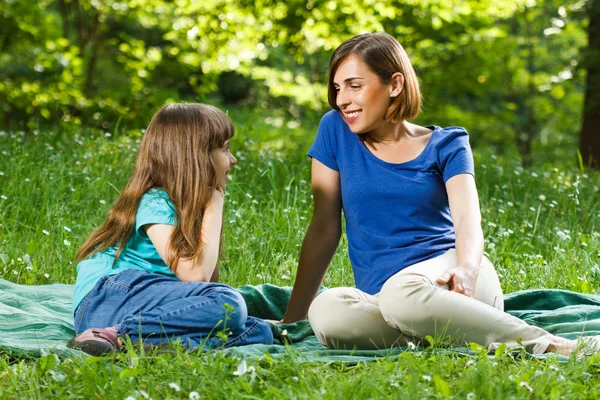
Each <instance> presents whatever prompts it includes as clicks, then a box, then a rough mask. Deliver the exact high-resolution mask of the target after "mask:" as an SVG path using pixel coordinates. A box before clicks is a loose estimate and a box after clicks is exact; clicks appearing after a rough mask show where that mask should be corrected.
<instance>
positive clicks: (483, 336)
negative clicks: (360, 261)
mask: <svg viewBox="0 0 600 400" xmlns="http://www.w3.org/2000/svg"><path fill="white" fill-rule="evenodd" d="M456 264H457V261H456V251H455V250H454V249H453V250H449V251H448V252H446V253H445V254H443V255H442V256H439V257H436V258H434V259H431V260H427V261H424V262H421V263H418V264H415V265H413V266H410V267H408V268H406V269H403V270H402V271H400V272H398V273H397V274H396V275H394V276H393V277H391V278H390V279H389V280H388V281H387V282H386V283H385V285H384V286H383V288H382V289H381V292H380V293H379V307H380V309H381V312H382V314H383V318H384V319H385V320H386V322H387V323H388V324H389V325H390V326H392V327H394V328H396V329H399V330H401V331H403V332H405V333H407V334H412V335H415V336H418V337H425V336H427V335H431V336H432V337H435V336H436V335H440V334H443V335H444V336H446V337H450V338H451V339H453V340H455V341H457V342H460V343H461V344H463V343H468V342H475V343H478V344H481V345H483V346H486V347H488V348H489V349H490V350H491V349H494V348H495V347H497V346H498V345H500V344H501V343H505V344H506V345H508V346H509V347H515V346H518V341H521V343H522V344H523V345H524V346H525V348H526V350H527V351H529V352H531V353H534V354H540V353H544V352H546V351H547V350H550V349H552V348H553V346H561V345H564V344H565V339H561V338H559V337H557V336H554V335H552V334H550V333H548V332H546V331H545V330H543V329H541V328H538V327H535V326H531V325H528V324H527V323H525V322H523V321H522V320H520V319H518V318H516V317H513V316H511V315H509V314H506V313H505V312H503V300H502V299H503V295H502V290H501V288H500V282H499V281H498V276H497V274H496V271H495V270H494V267H493V266H492V264H491V263H490V262H489V260H487V258H485V257H484V259H483V261H482V264H481V269H480V272H479V277H478V279H477V286H476V291H475V295H474V296H473V297H467V296H464V295H462V294H458V293H456V292H451V291H449V290H448V289H449V288H448V285H439V284H438V283H437V282H436V280H437V278H438V277H439V276H440V275H442V273H444V272H445V271H446V270H448V269H450V268H454V267H455V266H456ZM549 347H550V348H549Z"/></svg>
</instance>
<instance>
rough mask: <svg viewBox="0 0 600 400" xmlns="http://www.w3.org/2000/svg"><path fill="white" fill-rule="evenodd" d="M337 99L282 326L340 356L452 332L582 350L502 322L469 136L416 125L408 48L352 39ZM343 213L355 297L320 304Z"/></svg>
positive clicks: (341, 58)
mask: <svg viewBox="0 0 600 400" xmlns="http://www.w3.org/2000/svg"><path fill="white" fill-rule="evenodd" d="M328 91H329V104H330V105H331V107H332V108H333V110H332V111H330V112H328V113H327V114H325V116H324V117H323V119H322V120H321V124H320V126H319V130H318V132H317V137H316V139H315V142H314V144H313V145H312V147H311V148H310V150H309V152H308V154H309V155H310V156H311V157H312V159H313V160H312V188H313V195H314V215H313V218H312V220H311V223H310V225H309V228H308V231H307V233H306V236H305V239H304V243H303V245H302V251H301V253H300V262H299V266H298V273H297V276H296V282H295V284H294V289H293V292H292V297H291V299H290V303H289V305H288V308H287V312H286V314H285V318H284V320H283V322H294V321H297V320H300V319H304V318H306V316H307V314H308V318H309V320H310V323H311V326H312V328H313V330H314V331H315V334H316V335H317V337H318V338H319V341H320V342H321V343H322V344H324V345H327V346H328V347H331V348H349V349H352V348H359V349H372V348H385V347H390V346H398V345H399V346H405V345H407V343H408V342H409V341H415V340H420V339H421V338H424V337H426V336H427V335H431V336H436V334H440V333H444V334H445V335H446V336H450V337H451V338H453V339H454V340H455V341H456V342H457V343H465V342H476V343H479V344H481V345H484V346H488V347H489V348H490V349H493V348H494V347H496V346H497V345H498V344H499V343H506V344H507V345H509V346H517V344H518V343H519V340H521V341H522V344H523V345H525V347H526V348H527V350H529V351H531V352H532V353H545V352H549V351H555V352H558V353H561V354H569V353H570V352H571V351H572V350H574V349H575V348H576V347H577V346H578V342H577V341H572V340H566V339H562V338H560V337H557V336H554V335H552V334H550V333H548V332H546V331H544V330H543V329H540V328H538V327H534V326H530V325H528V324H526V323H525V322H523V321H521V320H520V319H518V318H515V317H512V316H511V315H509V314H506V313H504V312H503V295H502V290H501V287H500V283H499V281H498V276H497V274H496V271H495V270H494V267H493V265H492V264H491V263H490V261H489V260H488V259H487V258H486V257H485V256H483V234H482V230H481V214H480V210H479V200H478V196H477V189H476V187H475V179H474V177H473V174H474V167H473V157H472V155H471V149H470V146H469V139H468V135H467V132H466V131H465V130H464V129H463V128H459V127H449V128H441V127H438V126H418V125H415V124H412V123H410V122H408V121H407V120H408V119H412V118H415V117H416V116H417V115H418V114H419V111H420V108H421V94H420V89H419V83H418V80H417V77H416V75H415V72H414V70H413V67H412V65H411V63H410V60H409V59H408V56H407V55H406V53H405V51H404V49H403V48H402V46H401V45H400V44H399V43H398V42H397V41H396V40H395V39H394V38H393V37H392V36H390V35H388V34H385V33H376V34H364V35H359V36H356V37H353V38H352V39H349V40H347V41H346V42H344V43H343V44H342V45H340V46H339V47H338V48H337V49H336V50H335V52H334V53H333V56H332V58H331V63H330V66H329V82H328ZM342 209H343V211H344V213H343V215H344V218H345V220H346V232H347V236H348V248H349V255H350V262H351V264H352V269H353V272H354V278H355V280H356V288H334V289H329V290H326V291H324V292H323V293H322V294H321V295H319V296H318V297H317V298H316V299H315V300H314V302H313V298H314V297H315V295H316V293H317V290H318V288H319V285H320V284H321V282H322V280H323V276H324V275H325V272H326V271H327V267H328V266H329V263H330V260H331V258H332V256H333V254H334V252H335V250H336V247H337V245H338V242H339V239H340V234H341V217H342ZM311 302H312V304H311ZM309 306H310V309H309ZM590 343H591V344H594V340H590Z"/></svg>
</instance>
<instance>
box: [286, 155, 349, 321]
mask: <svg viewBox="0 0 600 400" xmlns="http://www.w3.org/2000/svg"><path fill="white" fill-rule="evenodd" d="M312 190H313V202H314V211H313V217H312V219H311V221H310V225H309V226H308V230H307V231H306V235H305V236H304V242H303V243H302V250H301V251H300V261H299V263H298V272H297V273H296V281H295V283H294V289H293V290H292V297H291V298H290V302H289V304H288V307H287V311H286V313H285V317H284V318H283V321H282V322H284V323H290V322H295V321H299V320H301V319H305V318H306V316H307V314H308V308H309V306H310V303H311V302H312V301H313V299H314V298H315V296H316V295H317V292H318V290H319V286H320V285H321V283H322V282H323V278H324V277H325V272H326V271H327V268H328V267H329V263H330V262H331V258H332V257H333V254H334V253H335V250H336V248H337V246H338V243H339V241H340V236H341V233H342V227H341V225H342V224H341V220H342V200H341V193H340V174H339V172H337V171H334V170H332V169H330V168H328V167H326V166H325V165H323V164H322V163H320V162H319V161H317V160H316V159H313V161H312Z"/></svg>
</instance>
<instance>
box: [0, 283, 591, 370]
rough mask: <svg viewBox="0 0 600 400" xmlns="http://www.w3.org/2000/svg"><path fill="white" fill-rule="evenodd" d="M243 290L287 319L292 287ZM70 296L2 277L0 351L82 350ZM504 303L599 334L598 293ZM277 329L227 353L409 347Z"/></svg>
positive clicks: (259, 307) (318, 356)
mask: <svg viewBox="0 0 600 400" xmlns="http://www.w3.org/2000/svg"><path fill="white" fill-rule="evenodd" d="M239 290H240V292H241V294H242V295H243V296H244V298H245V299H246V302H247V304H248V310H249V313H250V314H251V315H255V316H258V317H262V318H266V319H275V320H279V319H281V318H282V317H283V314H284V312H285V308H286V305H287V303H288V300H289V297H290V292H291V288H289V287H278V286H274V285H259V286H244V287H242V288H241V289H239ZM72 300H73V286H72V285H61V284H54V285H43V286H28V285H17V284H14V283H11V282H8V281H5V280H1V279H0V351H2V352H5V353H8V354H11V355H12V356H15V357H39V356H40V355H42V354H44V353H48V352H53V353H57V354H59V355H63V356H72V355H76V354H81V353H80V352H79V351H76V350H71V349H68V348H67V347H66V342H67V341H68V340H69V339H71V338H72V337H73V335H74V331H73V317H72V315H71V303H72ZM504 301H505V308H506V311H507V312H509V313H510V314H512V315H514V316H516V317H518V318H521V319H523V320H524V321H526V322H527V323H529V324H532V325H536V326H540V327H542V328H544V329H546V330H548V331H549V332H552V333H555V334H557V335H560V336H563V337H566V338H576V337H577V336H580V335H586V336H588V335H598V334H600V296H593V295H586V294H581V293H574V292H569V291H565V290H528V291H522V292H516V293H511V294H508V295H506V296H505V299H504ZM273 330H274V333H275V344H274V345H271V346H266V345H250V346H243V347H238V348H233V349H228V350H227V352H228V353H229V354H232V355H242V356H251V357H252V356H259V357H261V356H264V354H265V352H269V353H270V354H271V355H272V356H273V357H278V356H281V355H283V354H286V353H289V352H290V351H291V352H295V353H296V354H298V356H299V357H301V358H302V359H303V360H307V361H314V360H323V361H348V362H352V363H355V362H361V361H368V360H373V359H376V358H378V357H383V356H393V355H397V354H399V353H401V352H402V351H405V350H406V349H405V348H395V349H385V350H363V351H342V350H328V349H326V348H325V347H324V346H322V345H321V344H319V342H318V341H317V339H316V337H315V336H314V334H313V332H312V330H311V328H310V325H309V324H308V322H307V321H300V322H296V323H294V324H287V325H278V326H273ZM283 333H285V335H283ZM456 350H457V349H455V351H456ZM459 352H463V351H460V350H459ZM464 352H465V353H468V352H469V351H468V350H466V349H465V350H464Z"/></svg>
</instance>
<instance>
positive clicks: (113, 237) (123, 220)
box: [75, 103, 234, 271]
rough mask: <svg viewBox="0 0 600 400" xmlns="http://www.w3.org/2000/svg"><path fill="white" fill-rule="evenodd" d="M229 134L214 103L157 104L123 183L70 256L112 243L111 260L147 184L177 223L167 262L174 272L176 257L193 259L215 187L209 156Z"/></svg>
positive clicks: (81, 256) (230, 129) (127, 231)
mask: <svg viewBox="0 0 600 400" xmlns="http://www.w3.org/2000/svg"><path fill="white" fill-rule="evenodd" d="M233 134H234V128H233V123H232V122H231V120H230V119H229V117H228V116H227V115H226V114H225V113H224V112H223V111H221V110H219V109H218V108H216V107H213V106H210V105H206V104H194V103H177V104H169V105H166V106H164V107H162V108H161V109H160V110H159V111H158V112H157V113H156V114H155V115H154V117H153V118H152V121H150V124H149V125H148V128H147V129H146V132H145V133H144V137H143V139H142V142H141V144H140V148H139V151H138V155H137V159H136V163H135V169H134V171H133V174H132V176H131V178H129V182H128V183H127V185H126V186H125V189H123V191H122V192H121V194H120V195H119V197H118V198H117V200H116V201H115V203H114V204H113V205H112V207H111V209H110V211H109V213H108V217H107V218H106V220H105V221H104V223H103V224H102V225H101V226H100V227H99V228H98V229H96V230H95V231H94V232H93V233H92V234H91V235H90V237H89V238H88V239H87V240H86V241H85V243H84V244H83V246H82V247H81V248H80V249H79V251H78V252H77V255H76V256H75V260H76V261H77V262H79V261H81V260H83V259H86V258H89V257H90V256H92V255H94V254H96V253H98V252H100V251H103V250H106V249H107V248H109V247H111V246H118V250H117V253H116V256H115V261H114V262H115V263H116V262H117V260H118V258H119V256H120V255H121V252H122V251H123V249H124V248H125V245H126V244H127V242H128V241H129V239H130V237H131V234H132V233H133V229H134V226H135V217H136V213H137V209H138V206H139V204H140V200H141V198H142V196H143V195H144V193H146V192H147V191H148V190H150V189H153V188H159V189H163V190H164V191H165V192H166V193H167V194H168V195H169V198H170V200H171V202H172V203H173V205H174V206H175V215H176V218H177V222H178V223H177V226H176V227H175V230H174V231H173V234H172V236H171V241H170V249H169V250H170V251H169V259H168V260H167V265H168V266H169V268H171V269H172V270H173V271H174V270H175V269H176V268H177V261H178V260H179V258H194V259H197V258H198V257H199V256H200V253H201V251H202V243H201V237H200V227H201V226H200V225H201V216H202V215H203V213H204V209H205V207H206V205H207V204H208V202H209V200H210V198H211V196H212V193H213V191H214V188H215V186H216V175H215V170H214V167H213V165H212V162H211V159H210V156H209V155H210V152H211V151H213V150H214V149H217V148H222V147H224V145H225V142H226V141H227V140H228V139H230V138H231V137H233Z"/></svg>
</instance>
